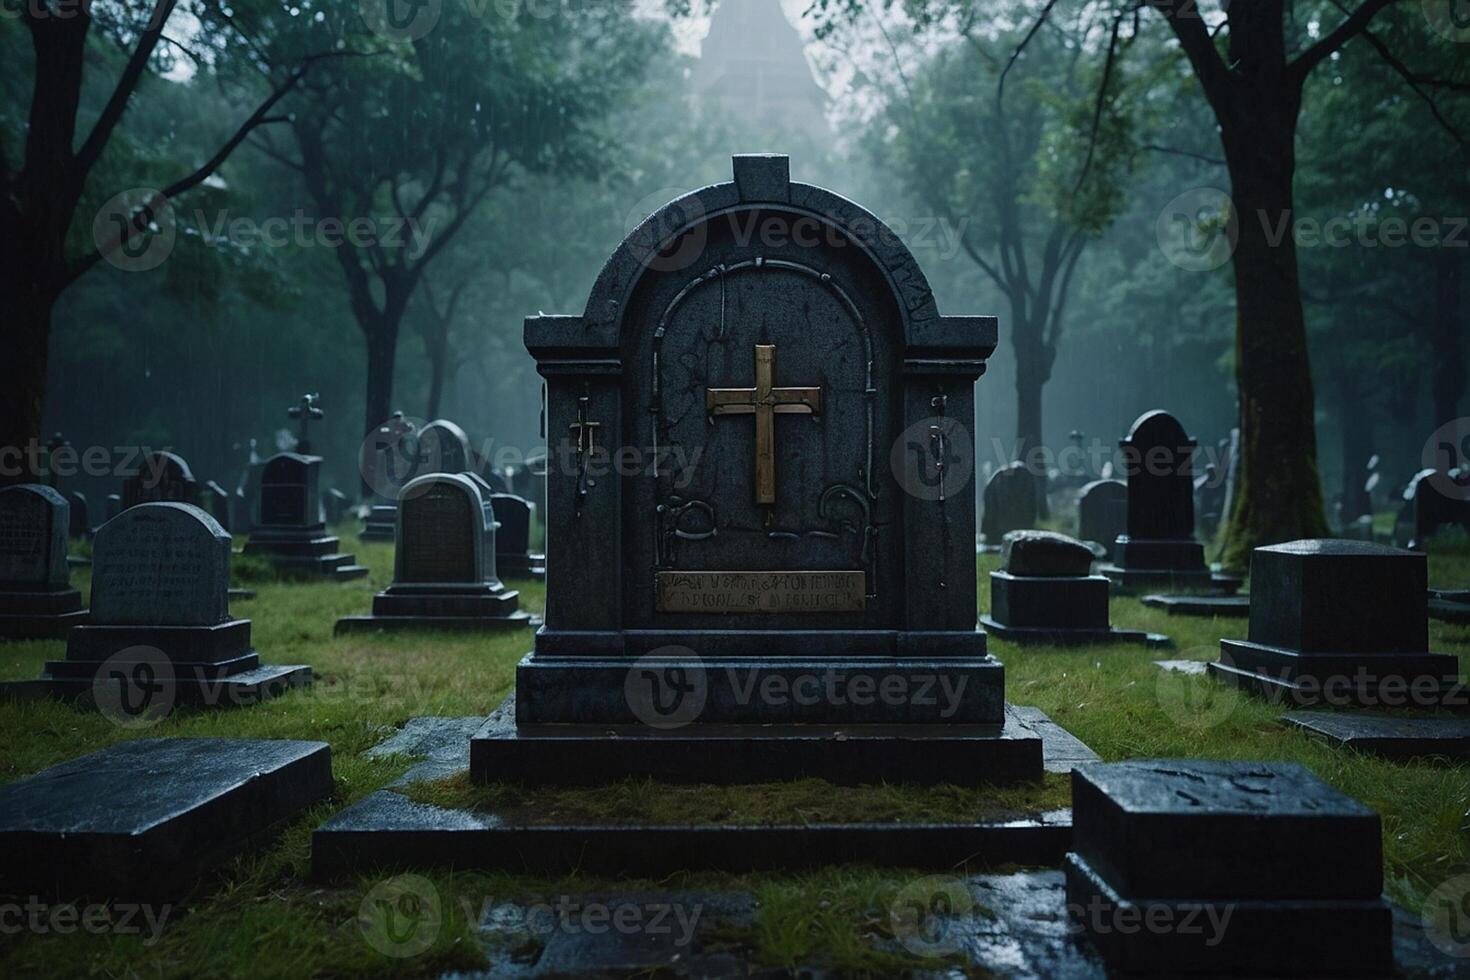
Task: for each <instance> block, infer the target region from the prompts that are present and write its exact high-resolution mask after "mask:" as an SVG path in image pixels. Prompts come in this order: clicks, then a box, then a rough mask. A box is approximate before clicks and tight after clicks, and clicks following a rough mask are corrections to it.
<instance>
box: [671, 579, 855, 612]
mask: <svg viewBox="0 0 1470 980" xmlns="http://www.w3.org/2000/svg"><path fill="white" fill-rule="evenodd" d="M654 585H655V588H656V590H657V597H656V600H655V603H656V606H655V607H656V608H657V609H658V611H659V612H667V613H722V612H723V613H841V612H862V610H863V606H864V603H865V601H866V595H867V581H866V577H865V576H864V574H863V573H862V572H860V571H835V572H659V573H658V574H657V575H656V576H655V583H654Z"/></svg>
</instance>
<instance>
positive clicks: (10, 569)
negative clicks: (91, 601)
mask: <svg viewBox="0 0 1470 980" xmlns="http://www.w3.org/2000/svg"><path fill="white" fill-rule="evenodd" d="M69 510H70V508H69V505H68V504H67V502H66V500H65V499H64V498H63V497H62V496H61V494H59V493H57V492H56V491H55V490H54V489H52V488H51V487H48V486H45V485H43V484H39V483H27V484H22V485H19V486H12V487H4V488H0V637H3V638H4V639H7V640H25V639H47V638H53V637H60V636H65V635H66V632H67V630H69V629H71V628H72V627H73V626H75V625H77V624H78V623H81V622H84V621H85V620H86V617H87V611H86V610H85V609H83V608H82V596H81V593H79V592H78V591H77V590H76V589H74V588H72V587H71V581H70V572H69V569H68V566H67V562H66V538H67V529H68V528H67V525H68V524H69V523H70V517H69Z"/></svg>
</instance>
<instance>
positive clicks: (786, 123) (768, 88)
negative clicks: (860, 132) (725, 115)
mask: <svg viewBox="0 0 1470 980" xmlns="http://www.w3.org/2000/svg"><path fill="white" fill-rule="evenodd" d="M693 81H694V89H695V91H696V92H697V93H698V94H699V96H700V97H701V98H704V99H706V100H708V101H710V102H716V103H719V104H722V105H723V106H724V107H725V108H726V109H727V110H728V111H729V112H731V113H732V114H734V115H735V116H737V117H739V118H742V119H744V120H746V121H747V122H749V123H751V124H753V125H755V126H759V127H763V128H779V129H788V130H811V129H813V128H822V129H825V128H826V125H827V120H826V116H825V112H824V110H825V106H826V100H827V96H826V93H825V92H823V91H822V87H821V86H820V85H818V84H817V82H816V79H814V78H813V77H812V70H811V66H810V65H809V64H807V60H806V54H805V53H804V51H803V50H802V41H801V35H800V34H799V33H797V30H796V28H795V27H793V26H792V24H791V22H790V21H788V20H787V19H786V14H785V12H784V11H783V10H782V9H781V0H720V5H719V6H718V7H717V8H715V13H714V16H713V17H712V18H711V20H710V28H709V35H708V36H707V37H705V39H704V43H703V45H702V46H701V50H700V57H699V62H698V63H697V64H696V65H695V68H694V78H693Z"/></svg>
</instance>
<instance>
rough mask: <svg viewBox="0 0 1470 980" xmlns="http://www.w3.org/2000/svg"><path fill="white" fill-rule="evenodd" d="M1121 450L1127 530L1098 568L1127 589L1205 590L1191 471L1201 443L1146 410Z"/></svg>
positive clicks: (1162, 416) (1174, 421) (1168, 419)
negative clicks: (1111, 553)
mask: <svg viewBox="0 0 1470 980" xmlns="http://www.w3.org/2000/svg"><path fill="white" fill-rule="evenodd" d="M1118 445H1119V446H1120V447H1121V449H1122V451H1123V466H1124V472H1125V474H1126V476H1127V477H1128V528H1127V531H1126V532H1125V533H1124V534H1120V535H1119V536H1118V538H1117V540H1116V541H1115V542H1114V544H1113V560H1112V562H1111V563H1109V564H1105V565H1103V566H1102V567H1101V568H1099V569H1098V570H1099V571H1100V572H1102V574H1104V575H1106V576H1107V577H1108V578H1110V579H1112V581H1113V583H1114V584H1116V585H1118V586H1120V587H1122V588H1125V589H1135V588H1139V587H1153V586H1160V585H1162V586H1168V587H1176V588H1208V587H1210V585H1211V584H1212V582H1211V578H1210V570H1209V568H1208V567H1207V566H1206V565H1205V549H1204V546H1203V545H1201V544H1200V543H1199V542H1198V541H1196V540H1195V539H1194V484H1193V480H1194V470H1193V462H1192V457H1193V454H1194V450H1195V448H1196V447H1197V446H1198V445H1199V444H1198V443H1197V442H1195V441H1194V440H1193V439H1191V438H1190V437H1189V436H1188V435H1187V434H1186V433H1185V431H1184V427H1183V426H1182V425H1180V424H1179V420H1178V419H1176V418H1174V416H1172V415H1170V414H1169V413H1168V412H1162V411H1153V412H1145V413H1144V414H1143V415H1141V416H1139V418H1138V421H1136V422H1134V423H1133V428H1132V429H1130V430H1129V432H1128V436H1127V438H1125V439H1123V440H1122V441H1120V442H1119V444H1118Z"/></svg>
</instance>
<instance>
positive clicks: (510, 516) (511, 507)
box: [490, 493, 546, 578]
mask: <svg viewBox="0 0 1470 980" xmlns="http://www.w3.org/2000/svg"><path fill="white" fill-rule="evenodd" d="M490 503H491V505H492V506H493V507H494V508H495V520H496V521H497V522H498V523H499V524H500V528H499V530H498V531H497V532H496V535H495V547H496V552H495V567H496V568H497V569H499V570H500V574H501V575H505V576H509V577H512V578H514V577H524V578H545V577H546V556H545V555H541V554H533V553H532V552H531V524H532V522H533V521H534V520H535V510H536V508H535V507H534V505H532V503H531V502H530V501H529V500H527V499H526V498H525V497H518V496H516V495H515V494H513V493H495V494H491V495H490Z"/></svg>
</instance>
